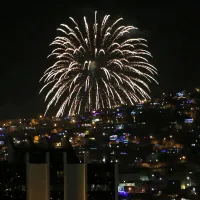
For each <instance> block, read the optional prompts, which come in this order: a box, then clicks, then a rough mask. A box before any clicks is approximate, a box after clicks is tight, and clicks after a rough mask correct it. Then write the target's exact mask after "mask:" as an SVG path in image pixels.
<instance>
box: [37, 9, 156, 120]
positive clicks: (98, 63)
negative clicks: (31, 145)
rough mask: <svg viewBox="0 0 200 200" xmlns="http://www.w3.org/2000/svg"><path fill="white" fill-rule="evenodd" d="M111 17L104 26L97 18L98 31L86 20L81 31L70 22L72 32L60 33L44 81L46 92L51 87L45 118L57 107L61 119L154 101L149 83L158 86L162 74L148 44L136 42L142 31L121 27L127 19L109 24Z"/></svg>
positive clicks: (65, 29)
mask: <svg viewBox="0 0 200 200" xmlns="http://www.w3.org/2000/svg"><path fill="white" fill-rule="evenodd" d="M109 17H110V16H109V15H106V16H105V17H104V18H103V20H102V21H101V22H100V23H99V22H98V20H97V12H95V19H94V23H93V26H91V27H89V23H87V19H86V17H84V20H83V21H84V28H82V29H81V27H80V26H79V24H78V23H77V22H76V21H75V20H74V19H73V18H72V17H70V20H71V22H72V26H68V25H66V24H61V25H60V28H58V30H59V31H60V32H61V35H60V36H58V37H56V38H55V40H54V41H53V42H52V43H51V45H54V46H55V47H56V48H55V49H54V50H53V51H52V53H51V54H50V55H49V57H54V58H55V60H56V61H55V63H54V64H53V65H52V66H51V67H49V68H48V69H47V70H46V71H45V72H44V75H43V77H42V78H41V80H43V81H44V86H43V88H42V89H41V91H42V90H43V89H44V88H46V87H48V86H51V88H50V90H48V93H47V95H46V98H45V101H46V100H47V99H48V98H49V99H50V100H49V103H48V105H47V109H46V112H47V111H48V110H49V108H50V106H51V105H56V104H59V105H61V106H60V107H59V109H58V112H57V116H58V117H59V116H62V115H63V114H64V113H66V114H69V115H73V114H79V113H80V112H84V111H91V110H93V109H100V108H111V107H113V106H116V105H119V104H134V103H135V102H138V101H141V100H145V99H150V96H149V92H150V89H149V86H148V85H147V83H148V82H151V81H154V82H156V80H155V79H154V78H153V76H154V75H155V74H157V70H156V68H155V67H154V66H152V65H151V64H150V63H149V62H148V58H149V57H151V54H150V52H149V51H147V50H146V49H147V44H146V40H145V39H143V38H133V37H131V35H132V32H133V31H135V30H136V29H137V28H136V27H133V26H123V25H119V24H120V23H121V21H122V20H123V19H122V18H120V19H118V20H116V21H115V22H114V23H111V24H110V23H109ZM41 91H40V92H41Z"/></svg>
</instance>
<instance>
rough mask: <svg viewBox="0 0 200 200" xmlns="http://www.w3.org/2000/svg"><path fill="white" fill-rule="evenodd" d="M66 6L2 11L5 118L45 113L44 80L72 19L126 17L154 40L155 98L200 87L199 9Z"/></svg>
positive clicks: (1, 113)
mask: <svg viewBox="0 0 200 200" xmlns="http://www.w3.org/2000/svg"><path fill="white" fill-rule="evenodd" d="M65 2H66V3H65V4H63V3H56V1H54V3H46V4H31V3H28V4H27V5H26V4H23V3H19V1H17V3H16V5H15V4H13V3H11V2H8V3H7V5H6V4H5V5H4V6H1V11H0V15H1V18H0V19H1V31H0V35H1V54H0V55H1V84H0V90H1V98H0V117H1V118H2V117H14V116H21V115H32V114H33V115H35V114H37V113H42V112H43V111H44V109H45V104H44V103H43V99H44V95H41V96H39V95H38V92H39V89H40V87H41V85H40V84H39V83H38V81H39V79H40V77H41V75H42V74H43V72H44V70H45V69H46V68H47V67H48V66H49V64H50V63H49V62H48V60H47V59H46V57H47V55H48V54H49V53H50V51H51V48H49V44H50V42H52V40H53V39H54V38H55V36H56V34H57V32H56V28H58V26H59V24H60V23H68V17H69V16H73V17H74V18H76V19H81V18H82V16H83V15H86V16H89V17H93V14H92V13H93V12H94V11H95V10H98V11H99V14H100V15H102V16H103V15H104V14H111V15H112V16H113V18H115V19H116V18H118V17H123V18H124V19H125V21H127V23H129V24H132V25H135V26H137V27H138V28H139V29H140V31H141V34H142V36H144V37H145V38H147V39H148V41H149V50H150V51H151V53H152V54H153V56H154V59H153V64H154V65H155V66H156V67H157V68H158V70H159V76H158V80H159V82H160V85H159V86H155V85H154V86H152V94H153V95H154V94H157V93H159V92H161V91H178V90H180V89H184V88H192V87H196V86H200V83H199V74H200V67H199V54H200V48H199V45H200V14H199V9H198V8H199V5H198V4H193V5H190V4H166V3H160V4H158V3H152V4H147V3H144V4H142V3H140V4H138V3H134V1H133V2H132V3H131V5H130V3H128V1H120V2H117V1H112V0H111V1H109V0H107V1H99V3H98V4H99V5H95V4H87V3H84V1H81V3H79V1H65ZM93 2H96V1H93ZM129 2H130V1H129ZM138 2H139V1H138Z"/></svg>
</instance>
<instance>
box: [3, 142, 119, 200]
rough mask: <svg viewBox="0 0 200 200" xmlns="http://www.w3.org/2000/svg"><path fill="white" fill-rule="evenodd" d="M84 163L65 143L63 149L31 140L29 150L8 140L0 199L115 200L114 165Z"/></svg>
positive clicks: (115, 181)
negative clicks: (7, 153) (38, 144)
mask: <svg viewBox="0 0 200 200" xmlns="http://www.w3.org/2000/svg"><path fill="white" fill-rule="evenodd" d="M86 160H87V159H86V158H85V159H84V161H85V162H84V161H80V160H79V159H78V158H77V156H76V154H75V152H74V151H73V148H72V146H71V144H70V143H69V142H68V141H67V140H66V145H65V147H64V148H62V149H54V148H52V147H51V144H50V143H49V142H48V140H47V141H46V143H45V144H43V145H42V146H37V145H34V144H33V143H32V141H31V140H30V141H29V144H28V146H26V147H17V148H16V147H15V146H14V145H13V144H12V140H10V142H9V163H5V164H2V165H1V171H2V170H4V171H6V173H5V178H4V179H5V180H4V183H3V184H0V189H1V193H0V195H1V199H5V200H6V199H9V200H10V199H24V200H25V199H27V200H35V199H37V200H40V199H41V200H49V199H51V200H54V199H55V200H58V199H60V200H61V199H64V200H71V199H73V200H92V199H94V200H98V199H102V198H106V199H110V200H115V199H117V196H118V194H117V184H118V181H117V174H118V173H117V167H116V165H115V164H88V163H87V162H86ZM3 168H4V169H3ZM6 174H7V176H10V179H9V178H8V177H6ZM10 180H11V181H10ZM1 185H3V186H1Z"/></svg>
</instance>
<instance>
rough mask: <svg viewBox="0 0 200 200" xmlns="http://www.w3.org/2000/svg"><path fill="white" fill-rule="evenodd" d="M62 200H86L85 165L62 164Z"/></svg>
mask: <svg viewBox="0 0 200 200" xmlns="http://www.w3.org/2000/svg"><path fill="white" fill-rule="evenodd" d="M64 174H65V175H64V200H71V199H73V200H87V192H86V184H87V181H86V165H85V164H66V163H65V164H64Z"/></svg>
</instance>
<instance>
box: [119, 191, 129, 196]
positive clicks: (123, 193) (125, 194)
mask: <svg viewBox="0 0 200 200" xmlns="http://www.w3.org/2000/svg"><path fill="white" fill-rule="evenodd" d="M119 195H120V196H123V197H127V196H128V193H127V192H125V191H120V192H119Z"/></svg>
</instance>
